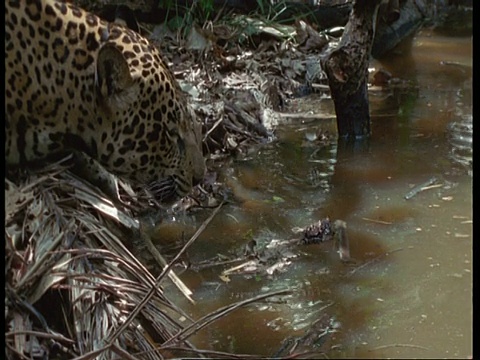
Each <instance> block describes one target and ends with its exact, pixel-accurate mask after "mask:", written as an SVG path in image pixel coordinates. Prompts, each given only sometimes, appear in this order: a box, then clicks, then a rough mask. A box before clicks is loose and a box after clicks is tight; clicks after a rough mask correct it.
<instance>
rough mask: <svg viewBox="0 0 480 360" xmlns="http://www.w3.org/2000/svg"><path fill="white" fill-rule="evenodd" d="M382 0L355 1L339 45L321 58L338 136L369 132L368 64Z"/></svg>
mask: <svg viewBox="0 0 480 360" xmlns="http://www.w3.org/2000/svg"><path fill="white" fill-rule="evenodd" d="M380 2H381V0H356V1H355V3H354V5H353V8H352V11H351V13H350V17H349V20H348V23H347V25H346V27H345V31H344V33H343V36H342V39H341V40H340V43H339V45H338V47H337V48H336V49H335V50H333V51H332V52H331V53H329V54H328V55H327V56H326V57H325V58H324V59H322V68H323V69H324V71H325V72H326V74H327V77H328V82H329V86H330V91H331V95H332V99H333V101H334V104H335V113H336V115H337V128H338V136H339V137H342V138H346V139H347V140H348V141H350V140H355V139H358V138H365V137H368V136H369V135H370V112H369V104H368V89H367V79H368V65H369V60H370V52H371V49H372V43H373V37H374V32H375V22H376V15H377V11H378V6H379V5H380Z"/></svg>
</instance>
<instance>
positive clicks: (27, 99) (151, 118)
mask: <svg viewBox="0 0 480 360" xmlns="http://www.w3.org/2000/svg"><path fill="white" fill-rule="evenodd" d="M5 74H6V75H5V140H6V141H5V158H6V162H7V165H12V166H21V165H25V164H31V163H36V162H37V161H40V160H44V159H48V158H50V157H52V156H55V155H58V154H63V153H72V154H79V155H77V158H78V159H84V164H85V165H84V166H83V168H84V169H86V171H87V172H88V173H89V174H90V176H91V178H92V181H93V182H94V183H95V182H97V183H99V184H101V186H104V187H105V189H106V190H105V191H106V192H108V193H109V194H111V195H112V194H113V195H115V194H117V195H118V188H114V187H113V186H115V185H116V182H115V185H112V183H111V181H110V180H105V173H108V174H113V175H114V176H116V177H118V178H120V179H124V180H126V181H127V182H129V183H131V184H134V185H140V186H142V187H144V188H145V189H147V190H150V193H151V194H153V195H154V197H155V198H156V199H157V200H159V201H160V202H162V203H169V202H172V201H174V200H177V199H179V198H181V197H183V196H184V195H186V194H187V193H188V192H189V191H190V190H191V188H192V187H193V186H194V185H195V184H197V183H198V182H200V181H201V180H202V178H203V175H204V172H205V161H204V157H203V153H202V141H201V123H200V121H199V120H198V119H197V118H196V116H195V113H194V111H193V110H192V108H191V106H190V104H189V103H188V99H187V95H186V94H185V93H183V91H182V90H181V88H180V86H179V84H178V82H177V80H176V78H175V77H174V75H173V73H172V71H171V70H170V69H169V67H168V65H167V63H166V62H165V61H164V59H163V56H162V55H161V53H160V51H159V49H158V48H157V47H156V46H155V45H154V44H153V42H151V41H149V40H147V38H146V37H144V36H141V35H140V34H139V33H137V32H135V31H133V30H131V29H129V28H127V27H124V26H122V25H120V24H117V23H113V22H107V21H104V20H102V19H101V18H99V17H98V16H96V15H94V14H92V13H90V12H88V11H86V10H84V9H81V8H80V7H77V6H75V5H74V4H72V3H69V2H68V3H67V2H62V1H60V0H15V1H13V0H7V1H6V2H5ZM85 159H86V160H85Z"/></svg>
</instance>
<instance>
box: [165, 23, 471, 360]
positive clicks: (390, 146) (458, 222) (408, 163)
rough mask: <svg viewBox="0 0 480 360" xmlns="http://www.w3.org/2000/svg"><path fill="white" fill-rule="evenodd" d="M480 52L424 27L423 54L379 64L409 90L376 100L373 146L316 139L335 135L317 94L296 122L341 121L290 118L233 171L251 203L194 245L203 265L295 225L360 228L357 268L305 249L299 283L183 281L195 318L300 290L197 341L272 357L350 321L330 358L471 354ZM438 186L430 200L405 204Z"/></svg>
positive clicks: (230, 211)
mask: <svg viewBox="0 0 480 360" xmlns="http://www.w3.org/2000/svg"><path fill="white" fill-rule="evenodd" d="M471 54H472V45H471V38H470V37H462V38H458V37H445V36H439V35H436V34H435V33H433V32H431V31H428V30H423V31H422V32H421V33H419V34H418V35H417V36H416V38H415V39H414V41H413V46H412V48H411V52H408V51H406V52H403V53H402V54H399V55H397V56H392V57H391V58H390V59H388V60H385V61H383V62H381V63H380V62H377V61H373V62H372V67H373V68H380V67H383V68H385V69H387V70H388V71H390V72H391V73H392V74H393V75H394V76H396V77H399V78H400V79H402V80H404V82H403V83H402V84H400V85H399V86H398V87H397V88H396V89H395V90H392V91H389V92H381V91H380V92H372V93H371V95H370V101H371V113H372V138H371V139H370V141H369V142H368V143H365V144H359V145H358V146H357V147H356V148H354V149H349V148H346V147H344V146H342V144H337V143H336V141H326V142H323V143H315V142H312V141H308V140H307V138H309V139H312V137H313V135H312V134H315V133H318V132H319V131H324V132H325V131H329V132H330V133H334V132H335V123H334V120H333V114H334V113H333V105H332V102H331V100H329V99H328V98H327V99H325V98H324V97H321V96H319V95H315V96H312V97H310V98H308V99H301V100H298V101H295V102H292V103H291V105H290V109H289V112H302V111H314V112H316V113H320V114H323V115H325V114H327V115H328V114H330V115H332V119H331V120H325V119H323V120H303V121H302V120H298V119H295V120H290V121H288V122H287V123H286V124H284V125H282V126H280V127H279V128H278V130H277V132H276V134H277V136H278V140H277V141H275V142H273V143H272V144H269V145H267V146H264V147H261V148H260V149H258V150H257V151H256V152H255V153H254V154H252V155H251V156H248V157H246V158H245V159H242V160H238V161H237V162H235V164H234V166H233V169H229V170H228V171H226V173H225V174H224V176H225V177H226V178H228V179H230V180H229V183H230V185H231V187H232V189H233V192H234V193H235V196H236V197H237V198H238V199H240V201H238V202H235V203H232V204H229V205H227V206H225V208H224V209H223V211H222V212H221V213H220V214H219V215H218V216H217V217H216V218H215V219H214V221H213V223H212V224H211V225H210V226H209V227H208V228H207V229H206V230H205V232H204V233H203V234H202V236H201V237H200V238H199V239H198V240H197V242H196V243H195V244H194V245H193V248H191V250H190V251H189V253H190V261H191V262H192V263H194V264H195V263H198V262H200V261H202V260H204V259H208V258H211V257H213V256H215V255H217V254H227V255H231V254H241V253H242V251H243V246H244V245H245V244H246V243H247V242H248V241H249V240H250V239H252V238H253V239H255V240H256V241H257V243H259V244H265V243H267V242H269V241H271V240H272V239H288V238H292V237H293V233H292V231H291V229H292V228H293V227H295V226H299V227H305V226H307V225H309V224H311V223H313V222H315V221H317V220H319V219H321V218H324V217H325V216H330V218H333V219H343V220H345V221H346V222H347V224H348V236H349V239H350V246H351V255H352V257H353V258H354V259H355V261H356V262H355V263H353V264H342V263H340V262H339V260H338V255H337V254H336V253H335V251H334V249H333V244H329V243H325V244H322V245H309V246H304V247H301V248H300V249H299V250H298V257H297V258H295V259H294V260H293V261H292V264H291V265H290V266H289V267H288V268H287V271H286V272H284V273H277V274H274V275H272V276H270V277H258V276H251V277H245V276H232V277H231V278H230V281H229V282H225V281H223V280H221V279H220V278H219V276H218V275H219V273H220V272H221V270H223V269H224V268H225V267H216V268H210V269H205V270H202V271H193V270H188V271H186V272H184V273H183V274H182V275H181V277H182V279H183V280H184V281H185V283H186V284H187V285H188V286H189V287H190V288H191V289H192V290H193V291H194V295H193V298H194V299H195V301H196V305H195V306H192V305H189V304H188V303H186V302H185V303H184V304H183V306H184V307H185V308H186V309H187V312H188V313H189V314H191V315H192V316H193V317H194V318H199V317H200V316H203V315H205V314H207V313H209V312H210V311H213V310H215V309H217V308H219V307H221V306H224V305H227V304H231V303H232V302H235V301H238V300H242V299H247V298H250V297H252V296H255V295H259V294H262V293H265V292H268V291H273V290H280V289H285V288H288V289H291V290H292V291H293V293H292V295H289V296H284V297H282V298H276V299H275V301H270V302H264V303H261V304H256V305H251V306H249V307H246V308H241V309H239V310H237V311H235V312H234V313H232V314H231V315H229V316H227V317H225V318H223V319H221V320H220V321H218V322H216V323H214V324H212V325H210V326H209V327H207V328H206V329H204V330H202V331H201V332H199V333H198V334H197V335H196V336H195V337H193V338H192V341H193V342H194V343H195V344H196V345H197V346H198V347H200V348H209V349H214V350H222V351H229V352H235V353H245V354H260V355H265V356H272V355H273V354H275V353H276V351H278V350H279V348H280V347H281V345H282V341H283V340H284V339H286V338H288V337H293V336H301V335H302V334H304V332H305V331H306V329H308V326H309V325H310V324H311V323H312V322H313V321H315V320H316V319H318V318H319V317H320V316H321V315H322V314H324V313H328V315H329V316H332V317H335V319H336V324H337V326H336V327H337V329H336V332H335V333H333V334H331V337H330V341H329V343H328V346H327V347H326V351H327V354H326V355H327V356H328V357H330V358H342V357H349V358H425V357H429V358H436V357H442V358H445V357H448V358H449V357H458V358H465V357H469V356H471V355H472V316H473V315H472V242H473V238H472V222H473V217H472V170H471V163H470V161H471V127H472V112H471V108H472V99H471V97H472V94H471V66H472V55H471ZM432 177H435V178H436V181H435V182H434V183H433V186H432V187H431V188H430V189H427V190H425V191H422V192H419V193H418V194H416V195H415V196H413V197H412V198H410V199H408V200H406V199H405V195H406V194H407V193H408V192H409V191H410V190H411V189H412V188H413V187H414V186H416V185H419V184H421V183H424V182H426V181H428V180H429V179H431V178H432ZM201 220H202V219H200V218H199V219H197V221H198V222H199V223H200V221H201ZM172 294H175V291H174V289H172ZM172 296H173V295H172ZM178 301H180V302H181V301H182V299H181V297H178Z"/></svg>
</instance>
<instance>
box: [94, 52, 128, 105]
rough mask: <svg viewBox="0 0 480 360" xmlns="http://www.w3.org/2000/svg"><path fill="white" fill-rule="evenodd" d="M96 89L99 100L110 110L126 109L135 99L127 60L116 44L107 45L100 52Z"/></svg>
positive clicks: (96, 73)
mask: <svg viewBox="0 0 480 360" xmlns="http://www.w3.org/2000/svg"><path fill="white" fill-rule="evenodd" d="M95 87H96V91H97V94H98V95H99V100H100V101H101V103H103V105H107V106H108V107H109V108H112V106H114V107H120V108H124V107H126V106H128V105H130V103H131V102H132V101H133V100H134V98H135V95H136V87H135V86H134V81H133V78H132V75H131V74H130V69H129V67H128V64H127V60H125V57H124V56H123V54H122V52H121V51H120V50H119V49H118V48H117V47H116V46H115V45H114V44H105V45H103V46H102V47H101V48H100V50H99V52H98V57H97V68H96V72H95Z"/></svg>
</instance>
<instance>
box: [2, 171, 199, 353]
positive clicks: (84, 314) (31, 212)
mask: <svg viewBox="0 0 480 360" xmlns="http://www.w3.org/2000/svg"><path fill="white" fill-rule="evenodd" d="M20 178H21V179H16V180H15V182H13V181H10V180H8V179H5V209H6V216H5V240H6V241H5V264H6V265H5V276H6V284H5V289H6V299H5V300H6V301H5V305H6V306H5V318H6V322H7V327H6V329H7V330H6V354H7V357H9V358H17V357H19V358H37V357H42V358H51V357H52V358H53V357H55V358H57V357H60V358H72V357H79V358H85V359H88V358H95V359H111V358H119V357H122V358H125V357H131V358H134V356H137V357H135V358H145V359H162V358H163V357H164V356H165V354H162V352H161V351H160V350H159V348H160V345H161V344H162V343H163V342H165V341H166V340H168V339H170V338H172V337H173V336H174V335H175V334H176V333H178V332H179V331H180V330H181V329H182V324H181V323H180V320H179V319H187V320H188V316H187V315H185V314H184V313H183V312H182V311H181V310H180V309H178V308H176V307H175V305H174V304H172V303H171V302H170V301H169V300H168V299H167V298H166V297H165V294H164V292H163V289H162V287H161V286H159V285H158V284H157V283H156V279H155V277H154V276H152V274H151V273H150V272H149V271H148V270H147V269H146V268H145V267H144V266H143V265H142V263H141V262H140V261H139V260H138V259H137V258H136V257H135V256H134V255H133V254H132V253H131V252H130V251H129V249H128V248H127V247H126V246H125V245H124V243H123V242H122V241H121V238H122V239H124V240H125V239H128V238H130V239H132V241H133V239H134V238H138V234H139V232H140V229H139V224H138V222H137V221H136V220H135V219H134V218H133V217H132V214H130V213H129V212H128V210H119V209H117V208H116V207H115V206H113V205H112V204H111V203H110V202H109V201H108V200H106V199H104V198H102V197H101V196H100V195H99V194H98V193H97V192H95V190H94V189H93V188H91V187H89V186H88V185H87V184H86V183H84V182H83V181H81V180H80V179H77V178H76V177H74V176H73V175H71V173H70V172H69V171H67V169H66V167H65V165H63V164H62V163H57V164H55V165H52V166H51V167H49V168H47V169H44V170H43V171H42V172H38V173H32V174H28V175H27V176H22V177H20ZM152 289H154V290H153V291H152ZM147 295H148V296H150V298H149V301H148V302H146V303H145V304H143V306H142V307H141V309H140V310H139V311H138V315H137V316H135V318H133V319H130V320H129V322H128V323H127V325H128V326H126V327H125V329H123V331H122V332H121V333H119V334H117V336H115V337H113V338H111V335H112V334H114V333H116V331H117V329H119V328H122V326H123V325H125V321H126V319H127V318H128V317H129V315H130V314H131V313H132V311H133V310H135V309H137V307H138V304H140V303H141V302H142V301H143V300H144V299H145V298H146V297H147ZM137 310H138V309H137ZM109 339H112V340H109ZM179 345H180V346H182V347H184V348H190V349H193V347H192V346H191V345H190V344H188V343H187V342H186V341H185V342H182V343H179ZM134 354H137V355H134Z"/></svg>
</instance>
